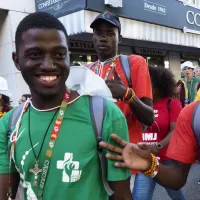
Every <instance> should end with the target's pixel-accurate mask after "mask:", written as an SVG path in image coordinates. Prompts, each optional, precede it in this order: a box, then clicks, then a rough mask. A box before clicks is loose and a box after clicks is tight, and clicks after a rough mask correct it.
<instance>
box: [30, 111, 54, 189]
mask: <svg viewBox="0 0 200 200" xmlns="http://www.w3.org/2000/svg"><path fill="white" fill-rule="evenodd" d="M57 113H58V109H57V111H56V112H55V113H54V115H53V117H52V119H51V121H50V123H49V125H48V127H47V130H46V132H45V135H44V138H43V140H42V144H41V146H40V150H39V153H38V155H37V156H36V153H35V150H34V148H33V142H32V138H31V128H30V122H31V120H30V107H29V114H28V130H29V131H28V133H29V140H30V143H31V147H32V150H33V155H34V157H35V165H34V168H33V169H30V170H29V172H31V173H33V174H34V182H33V186H37V178H38V174H39V173H41V172H42V169H40V168H39V157H40V154H41V151H42V147H43V144H44V141H45V138H46V136H47V133H48V130H49V128H50V126H51V124H52V122H53V120H54V118H55V116H56V114H57Z"/></svg>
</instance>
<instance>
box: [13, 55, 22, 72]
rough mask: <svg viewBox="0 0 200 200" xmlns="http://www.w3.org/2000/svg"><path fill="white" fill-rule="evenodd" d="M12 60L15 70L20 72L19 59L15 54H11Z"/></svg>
mask: <svg viewBox="0 0 200 200" xmlns="http://www.w3.org/2000/svg"><path fill="white" fill-rule="evenodd" d="M12 59H13V62H14V63H15V66H16V68H17V69H18V70H19V71H20V66H19V59H18V56H17V53H16V52H13V53H12Z"/></svg>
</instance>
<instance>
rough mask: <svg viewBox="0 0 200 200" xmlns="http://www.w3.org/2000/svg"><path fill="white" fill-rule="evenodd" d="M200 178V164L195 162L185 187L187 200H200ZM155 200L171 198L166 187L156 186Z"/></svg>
mask: <svg viewBox="0 0 200 200" xmlns="http://www.w3.org/2000/svg"><path fill="white" fill-rule="evenodd" d="M199 178H200V165H198V164H194V165H193V166H192V168H191V170H190V174H189V177H188V181H187V184H186V185H185V186H184V187H183V193H184V195H185V198H186V200H200V185H198V184H197V182H198V179H199ZM153 200H171V199H170V198H169V197H168V195H167V193H166V191H165V189H163V188H162V187H160V186H157V187H156V190H155V192H154V197H153Z"/></svg>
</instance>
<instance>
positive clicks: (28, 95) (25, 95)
mask: <svg viewBox="0 0 200 200" xmlns="http://www.w3.org/2000/svg"><path fill="white" fill-rule="evenodd" d="M22 96H23V97H25V98H26V100H27V99H28V98H29V99H30V98H31V95H30V94H23V95H22Z"/></svg>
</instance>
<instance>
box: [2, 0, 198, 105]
mask: <svg viewBox="0 0 200 200" xmlns="http://www.w3.org/2000/svg"><path fill="white" fill-rule="evenodd" d="M35 10H36V11H45V12H49V13H51V14H53V15H55V16H56V17H58V18H59V19H60V21H61V22H62V23H63V24H64V26H65V27H66V29H67V32H68V35H69V46H70V52H71V56H70V57H71V64H74V65H76V64H81V65H85V64H87V63H90V62H93V61H96V60H97V54H96V52H95V50H94V46H93V44H92V29H91V28H90V24H91V22H92V21H93V20H94V18H95V17H96V16H97V15H98V14H99V13H100V12H102V11H104V10H108V11H110V12H113V13H115V14H117V15H118V16H119V17H120V20H121V24H122V33H121V34H122V37H123V40H122V43H121V44H120V47H119V52H118V53H119V54H126V55H130V54H139V55H142V56H143V57H144V58H145V59H146V60H147V62H148V63H149V64H151V65H155V66H158V65H161V66H164V67H166V68H169V69H170V70H172V71H173V73H174V74H175V76H176V79H179V78H180V64H181V63H182V62H184V61H186V60H190V61H192V62H193V63H194V65H196V66H198V65H200V61H199V59H200V0H132V1H130V0H98V1H94V0H18V1H17V0H7V1H0V76H3V77H4V78H6V79H7V80H8V84H9V88H10V90H12V93H13V97H12V101H13V105H17V104H18V100H19V99H20V97H21V95H22V94H23V93H29V89H28V87H27V85H26V83H25V82H24V80H23V79H22V77H21V73H20V72H19V71H18V70H16V68H15V66H14V63H13V61H12V51H14V50H15V45H14V42H15V38H14V36H15V31H16V27H17V25H18V23H19V22H20V21H21V19H22V18H24V17H25V16H26V15H27V14H29V13H32V12H35Z"/></svg>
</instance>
